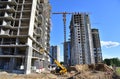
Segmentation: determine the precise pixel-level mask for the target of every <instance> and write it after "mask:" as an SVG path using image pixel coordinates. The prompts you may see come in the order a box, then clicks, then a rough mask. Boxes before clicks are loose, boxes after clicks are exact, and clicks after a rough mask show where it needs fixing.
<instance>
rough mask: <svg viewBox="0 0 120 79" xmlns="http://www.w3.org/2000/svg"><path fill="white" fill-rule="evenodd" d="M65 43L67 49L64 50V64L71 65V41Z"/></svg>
mask: <svg viewBox="0 0 120 79" xmlns="http://www.w3.org/2000/svg"><path fill="white" fill-rule="evenodd" d="M64 43H65V45H64V46H65V48H64V49H65V50H64V64H65V65H67V66H69V65H71V62H70V61H71V44H70V41H66V42H64Z"/></svg>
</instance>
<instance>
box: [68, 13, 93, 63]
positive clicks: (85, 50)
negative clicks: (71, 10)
mask: <svg viewBox="0 0 120 79" xmlns="http://www.w3.org/2000/svg"><path fill="white" fill-rule="evenodd" d="M70 40H71V65H76V64H91V63H94V52H93V42H92V34H91V25H90V20H89V15H88V14H87V13H75V14H73V15H72V18H71V22H70Z"/></svg>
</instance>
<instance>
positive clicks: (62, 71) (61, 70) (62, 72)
mask: <svg viewBox="0 0 120 79" xmlns="http://www.w3.org/2000/svg"><path fill="white" fill-rule="evenodd" d="M40 52H41V53H44V52H45V53H46V54H47V55H49V57H50V58H52V59H53V60H54V63H55V64H56V65H57V67H59V68H60V69H59V71H58V73H59V74H65V73H67V69H66V68H65V67H64V66H63V65H61V64H60V62H59V61H57V60H56V59H55V58H54V57H52V56H51V55H50V54H49V53H48V52H47V51H46V50H44V49H43V48H41V49H40Z"/></svg>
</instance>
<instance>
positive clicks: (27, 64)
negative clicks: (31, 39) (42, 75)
mask: <svg viewBox="0 0 120 79" xmlns="http://www.w3.org/2000/svg"><path fill="white" fill-rule="evenodd" d="M31 60H32V47H30V46H29V47H28V49H27V51H26V59H25V74H30V73H31Z"/></svg>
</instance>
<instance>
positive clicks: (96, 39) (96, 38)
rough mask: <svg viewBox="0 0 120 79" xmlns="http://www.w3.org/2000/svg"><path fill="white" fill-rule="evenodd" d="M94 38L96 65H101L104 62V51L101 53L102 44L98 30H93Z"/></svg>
mask: <svg viewBox="0 0 120 79" xmlns="http://www.w3.org/2000/svg"><path fill="white" fill-rule="evenodd" d="M92 38H93V49H94V56H95V63H100V62H102V51H101V44H100V37H99V30H98V29H92Z"/></svg>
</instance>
